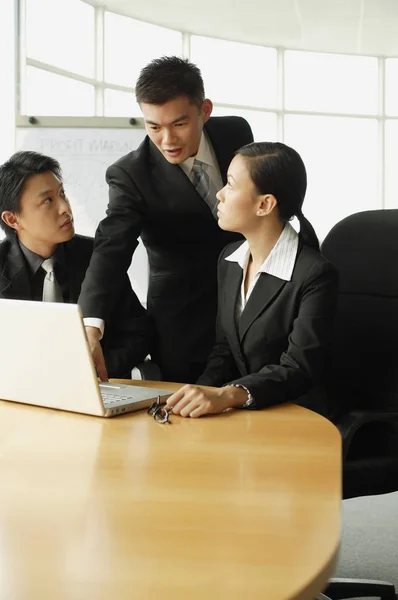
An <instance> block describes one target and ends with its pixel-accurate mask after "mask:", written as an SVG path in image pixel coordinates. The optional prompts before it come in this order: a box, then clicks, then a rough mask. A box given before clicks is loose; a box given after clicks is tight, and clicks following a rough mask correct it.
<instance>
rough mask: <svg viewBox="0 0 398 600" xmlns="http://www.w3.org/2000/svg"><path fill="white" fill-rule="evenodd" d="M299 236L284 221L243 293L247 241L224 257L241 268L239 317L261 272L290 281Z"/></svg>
mask: <svg viewBox="0 0 398 600" xmlns="http://www.w3.org/2000/svg"><path fill="white" fill-rule="evenodd" d="M298 243H299V237H298V233H297V232H296V231H295V230H294V229H293V227H292V226H291V225H290V223H286V225H285V227H284V228H283V231H282V233H281V235H280V236H279V239H278V241H277V242H276V244H275V246H274V247H273V248H272V250H271V252H270V253H269V255H268V256H267V258H266V259H265V261H264V262H263V264H262V265H261V267H260V268H259V270H258V271H257V273H256V274H255V276H254V277H253V280H252V281H251V283H250V286H249V288H248V290H247V294H245V278H246V272H247V266H248V264H249V259H250V248H249V243H248V242H247V241H246V242H243V244H242V245H241V246H239V248H238V249H237V250H235V252H233V253H232V254H230V255H229V256H226V257H225V260H229V261H231V262H237V263H238V264H239V266H240V267H241V268H242V270H243V277H242V285H241V288H240V297H239V298H238V301H237V306H236V315H237V316H238V317H239V316H240V315H241V314H242V311H243V309H244V308H245V306H246V303H247V301H248V299H249V297H250V294H251V293H252V291H253V289H254V286H255V285H256V283H257V281H258V280H259V278H260V275H261V273H268V274H269V275H273V276H274V277H278V278H279V279H284V280H285V281H290V280H291V278H292V273H293V269H294V265H295V262H296V256H297V250H298Z"/></svg>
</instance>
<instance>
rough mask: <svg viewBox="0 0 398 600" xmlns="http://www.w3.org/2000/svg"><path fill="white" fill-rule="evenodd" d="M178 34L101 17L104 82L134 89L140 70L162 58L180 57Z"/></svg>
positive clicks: (114, 17) (113, 16)
mask: <svg viewBox="0 0 398 600" xmlns="http://www.w3.org/2000/svg"><path fill="white" fill-rule="evenodd" d="M181 52H182V35H181V33H180V32H179V31H174V30H171V29H165V28H164V27H157V26H156V25H150V24H149V23H143V22H142V21H135V20H134V19H130V18H128V17H122V16H120V15H116V14H114V13H110V12H106V13H105V81H106V82H107V83H115V84H118V85H125V86H128V87H134V86H135V82H136V81H137V78H138V75H139V72H140V70H141V69H142V67H144V66H145V65H146V64H147V63H149V62H150V61H151V60H152V59H154V58H158V57H159V56H163V55H177V56H179V55H181Z"/></svg>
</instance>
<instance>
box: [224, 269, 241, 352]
mask: <svg viewBox="0 0 398 600" xmlns="http://www.w3.org/2000/svg"><path fill="white" fill-rule="evenodd" d="M242 277H243V271H242V269H241V267H240V266H239V265H238V263H235V262H229V263H228V269H227V275H226V279H225V282H224V298H225V318H226V331H228V338H229V342H230V344H231V346H233V347H234V348H235V351H237V352H238V354H239V355H240V354H241V350H240V344H239V338H238V331H237V328H236V303H237V301H238V298H239V294H240V287H241V285H242Z"/></svg>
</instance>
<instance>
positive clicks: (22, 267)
mask: <svg viewBox="0 0 398 600" xmlns="http://www.w3.org/2000/svg"><path fill="white" fill-rule="evenodd" d="M93 243H94V240H93V239H92V238H90V237H85V236H81V235H75V236H74V237H73V238H72V239H71V240H70V241H68V242H65V243H64V244H63V247H64V256H65V264H66V270H67V280H68V291H69V302H70V303H73V304H75V303H77V300H78V297H79V294H80V288H81V285H82V282H83V279H84V276H85V274H86V269H87V267H88V264H89V262H90V258H91V255H92V252H93ZM0 298H14V299H16V300H32V289H31V277H30V272H29V267H28V265H27V262H26V259H25V257H24V256H23V254H22V252H21V249H20V246H19V244H18V241H17V239H16V238H15V237H13V238H9V237H7V238H6V239H4V240H3V241H2V242H0ZM150 339H151V327H150V321H149V319H148V317H147V316H146V312H145V309H144V308H143V307H142V306H141V304H140V303H139V301H138V299H137V297H136V296H135V294H134V292H133V290H132V289H131V285H130V281H129V280H128V277H127V275H125V276H124V277H123V288H122V292H121V294H120V296H119V297H118V298H117V301H116V305H115V309H114V310H113V312H112V313H111V315H110V318H109V323H108V326H107V327H106V329H105V335H104V337H103V340H102V341H101V344H102V347H103V350H104V355H105V361H106V365H107V369H108V374H109V376H110V377H131V369H132V368H133V367H134V366H135V365H136V364H138V363H139V362H141V361H142V360H144V358H145V356H146V355H147V354H148V352H149V351H150Z"/></svg>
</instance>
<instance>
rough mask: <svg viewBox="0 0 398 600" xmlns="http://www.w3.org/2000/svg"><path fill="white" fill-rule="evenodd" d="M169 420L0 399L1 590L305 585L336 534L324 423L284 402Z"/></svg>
mask: <svg viewBox="0 0 398 600" xmlns="http://www.w3.org/2000/svg"><path fill="white" fill-rule="evenodd" d="M140 383H141V384H146V385H151V382H140ZM158 385H163V386H164V387H166V385H167V387H168V389H171V388H170V387H169V385H174V388H175V389H177V388H178V385H177V384H166V383H164V382H162V384H158ZM174 388H173V389H174ZM171 421H172V423H171V424H164V425H161V424H158V423H156V422H155V421H154V420H153V418H152V417H150V416H149V415H147V414H146V411H141V412H139V413H132V414H129V415H123V416H120V417H115V418H112V419H101V418H97V417H89V416H84V415H78V414H73V413H66V412H59V411H54V410H51V409H42V408H37V407H32V406H24V405H19V404H13V403H9V402H3V401H0V486H1V490H0V598H1V599H2V600H50V599H51V600H111V599H112V600H113V599H115V600H131V599H137V600H165V599H166V600H168V599H170V600H171V599H173V600H243V599H245V600H282V599H283V600H286V599H295V600H298V599H300V600H304V599H306V600H307V599H308V600H310V599H313V598H314V597H315V596H316V595H317V593H318V592H319V591H320V590H321V589H322V588H323V587H324V586H325V584H326V582H327V580H328V578H329V577H330V576H331V574H332V571H333V566H334V562H335V559H336V553H337V549H338V543H339V534H340V494H341V491H340V468H341V465H340V436H339V434H338V432H337V430H336V429H335V428H334V426H333V425H332V424H331V423H329V422H328V421H326V420H325V419H323V418H322V417H320V416H318V415H316V414H315V413H312V412H310V411H307V410H305V409H303V408H300V407H297V406H293V405H288V406H281V407H278V408H274V409H268V410H264V411H259V412H255V411H243V410H241V411H240V410H235V411H230V412H227V413H224V414H223V415H218V416H214V417H205V418H200V419H183V418H180V417H177V416H172V418H171Z"/></svg>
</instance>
